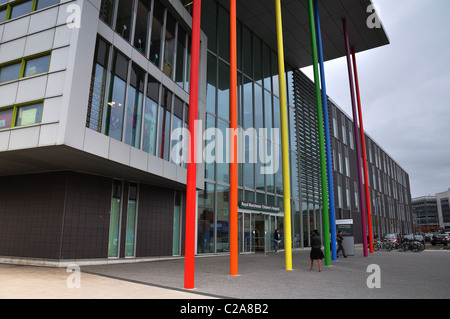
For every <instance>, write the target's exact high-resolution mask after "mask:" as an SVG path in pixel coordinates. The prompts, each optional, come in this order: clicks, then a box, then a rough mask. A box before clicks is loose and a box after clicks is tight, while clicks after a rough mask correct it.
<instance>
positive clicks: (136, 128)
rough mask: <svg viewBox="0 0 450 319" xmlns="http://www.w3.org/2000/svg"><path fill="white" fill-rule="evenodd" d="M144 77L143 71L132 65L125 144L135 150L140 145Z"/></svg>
mask: <svg viewBox="0 0 450 319" xmlns="http://www.w3.org/2000/svg"><path fill="white" fill-rule="evenodd" d="M144 76H145V73H144V71H143V70H142V69H140V68H139V67H138V66H136V65H135V64H134V63H133V65H132V68H131V79H130V86H129V87H128V102H127V104H128V105H127V112H126V130H125V143H127V144H128V145H131V146H134V147H137V148H139V147H140V143H141V117H142V104H143V98H144Z"/></svg>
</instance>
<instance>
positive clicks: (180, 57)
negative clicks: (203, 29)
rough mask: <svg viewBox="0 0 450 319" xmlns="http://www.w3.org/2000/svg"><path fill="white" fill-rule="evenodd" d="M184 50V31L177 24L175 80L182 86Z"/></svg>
mask: <svg viewBox="0 0 450 319" xmlns="http://www.w3.org/2000/svg"><path fill="white" fill-rule="evenodd" d="M185 51H186V31H184V29H183V28H181V27H180V26H179V25H178V44H177V65H176V74H175V82H177V84H178V85H179V86H181V87H182V88H184V75H185V63H184V58H185Z"/></svg>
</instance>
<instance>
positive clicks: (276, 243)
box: [273, 228, 281, 253]
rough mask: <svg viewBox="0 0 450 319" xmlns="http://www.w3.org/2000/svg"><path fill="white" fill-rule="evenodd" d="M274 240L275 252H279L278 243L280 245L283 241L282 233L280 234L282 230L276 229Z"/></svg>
mask: <svg viewBox="0 0 450 319" xmlns="http://www.w3.org/2000/svg"><path fill="white" fill-rule="evenodd" d="M273 240H274V241H275V252H276V253H277V252H278V247H279V246H278V245H280V242H281V235H280V230H279V229H278V228H277V230H276V231H275V234H274V235H273Z"/></svg>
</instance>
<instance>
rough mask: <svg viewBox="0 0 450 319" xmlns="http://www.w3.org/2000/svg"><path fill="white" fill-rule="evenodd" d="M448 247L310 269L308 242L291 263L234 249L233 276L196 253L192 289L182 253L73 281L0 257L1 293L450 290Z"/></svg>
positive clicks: (224, 260)
mask: <svg viewBox="0 0 450 319" xmlns="http://www.w3.org/2000/svg"><path fill="white" fill-rule="evenodd" d="M371 264H376V265H378V266H379V267H380V274H381V277H380V283H381V288H380V289H369V288H368V286H367V279H368V277H369V276H370V275H371V273H369V272H368V271H367V270H368V266H369V265H371ZM449 264H450V251H448V250H438V251H427V250H425V251H423V252H421V253H413V252H404V253H400V252H396V251H392V252H382V251H379V252H375V253H374V254H372V255H370V256H369V257H368V258H364V257H362V251H361V250H356V252H355V256H350V257H348V258H345V259H344V258H342V257H341V258H339V259H338V260H337V261H334V262H332V266H329V267H325V266H323V267H322V272H320V273H319V272H318V271H317V270H318V269H317V264H315V269H314V270H313V271H310V270H309V266H310V260H309V250H301V251H294V253H293V268H294V270H292V271H286V270H284V253H283V252H281V253H278V254H275V253H268V254H266V255H265V254H263V253H257V254H249V255H240V256H239V276H236V277H232V276H229V275H228V272H229V257H228V256H212V257H198V258H196V289H194V290H189V291H187V290H185V289H183V282H184V260H183V259H174V260H168V261H153V262H142V263H133V264H114V265H99V266H83V267H81V275H80V277H79V279H80V281H79V283H80V287H79V288H69V287H68V284H67V282H68V281H69V286H70V285H75V284H76V283H77V281H75V280H74V278H75V277H74V276H75V274H74V273H72V272H67V271H66V269H65V268H45V267H30V266H12V265H5V264H3V265H0V285H1V286H0V299H5V298H8V299H27V298H33V299H35V298H42V299H50V298H52V299H53V298H57V299H111V298H114V299H128V298H130V299H214V298H221V299H222V298H235V299H249V298H250V299H324V298H326V299H334V298H356V299H377V298H388V299H389V298H420V299H435V298H437V299H448V298H450V271H449V268H448V265H449Z"/></svg>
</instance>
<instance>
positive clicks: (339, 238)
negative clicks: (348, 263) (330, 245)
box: [336, 230, 347, 258]
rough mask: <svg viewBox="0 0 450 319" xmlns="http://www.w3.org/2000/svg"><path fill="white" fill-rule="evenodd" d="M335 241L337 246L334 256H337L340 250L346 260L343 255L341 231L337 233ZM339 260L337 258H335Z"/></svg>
mask: <svg viewBox="0 0 450 319" xmlns="http://www.w3.org/2000/svg"><path fill="white" fill-rule="evenodd" d="M336 240H337V244H338V250H337V252H336V256H337V254H339V252H340V251H341V250H342V254H343V255H344V258H347V256H346V255H345V249H344V245H343V242H344V237H343V236H342V230H339V231H338V235H337V236H336ZM337 257H338V258H339V256H337Z"/></svg>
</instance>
